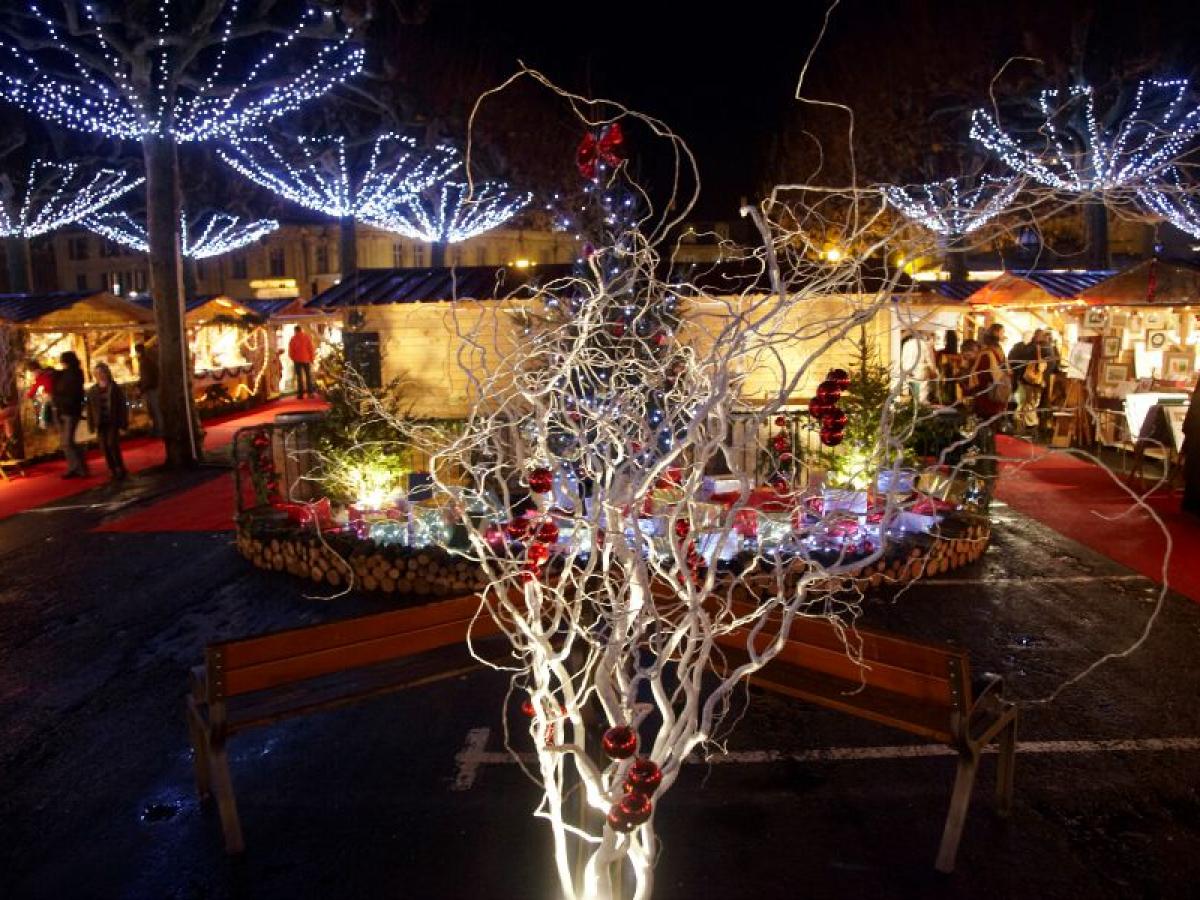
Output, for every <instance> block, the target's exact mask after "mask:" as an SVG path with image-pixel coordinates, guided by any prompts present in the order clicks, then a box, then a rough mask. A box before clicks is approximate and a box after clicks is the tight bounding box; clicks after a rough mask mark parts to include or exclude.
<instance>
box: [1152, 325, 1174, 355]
mask: <svg viewBox="0 0 1200 900" xmlns="http://www.w3.org/2000/svg"><path fill="white" fill-rule="evenodd" d="M1147 324H1149V323H1147ZM1170 342H1171V341H1170V338H1169V337H1168V335H1167V332H1166V331H1164V330H1162V329H1155V330H1154V331H1150V330H1149V329H1147V331H1146V349H1147V350H1166V349H1167V346H1168V345H1169V344H1170Z"/></svg>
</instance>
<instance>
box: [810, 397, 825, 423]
mask: <svg viewBox="0 0 1200 900" xmlns="http://www.w3.org/2000/svg"><path fill="white" fill-rule="evenodd" d="M830 405H831V404H830V403H829V401H828V400H822V399H821V398H820V397H813V398H812V399H811V400H809V401H808V414H809V415H810V416H813V417H814V418H817V419H819V418H821V417H822V416H823V415H825V413H827V412H829V408H830Z"/></svg>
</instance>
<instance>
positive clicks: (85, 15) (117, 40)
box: [0, 0, 363, 465]
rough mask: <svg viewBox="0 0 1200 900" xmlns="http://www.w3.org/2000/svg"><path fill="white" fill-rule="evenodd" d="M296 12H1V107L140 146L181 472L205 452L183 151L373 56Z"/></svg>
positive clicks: (205, 2) (295, 100)
mask: <svg viewBox="0 0 1200 900" xmlns="http://www.w3.org/2000/svg"><path fill="white" fill-rule="evenodd" d="M295 11H296V8H295V7H291V6H289V7H286V8H285V7H277V6H276V5H275V4H274V3H266V4H261V3H259V4H251V3H244V2H242V0H199V2H195V3H183V2H179V0H163V2H161V3H158V4H157V5H156V6H155V7H154V8H153V9H152V10H151V9H150V8H149V7H146V8H145V9H143V10H139V11H126V10H124V9H123V8H122V6H121V5H120V4H98V3H89V2H85V0H62V2H61V3H56V4H54V6H53V7H52V8H51V7H49V6H46V5H44V4H42V3H40V2H37V0H34V2H32V3H28V4H10V5H8V6H6V7H5V9H4V10H3V12H2V13H0V25H2V26H3V31H4V32H5V33H6V34H7V35H8V37H9V39H8V40H0V97H3V98H4V99H6V100H8V101H9V102H12V103H14V104H17V105H18V106H20V107H21V108H23V109H25V110H27V111H28V112H30V113H32V114H34V115H36V116H38V117H40V118H42V119H45V120H46V121H49V122H52V123H55V124H57V125H60V126H62V127H64V128H68V129H72V130H76V131H83V132H90V133H96V134H101V135H105V136H109V137H117V138H126V139H131V140H136V141H138V142H139V143H140V144H141V146H142V155H143V157H144V159H145V164H146V182H147V183H146V192H147V229H148V232H149V234H148V240H149V245H150V292H151V294H152V295H153V297H154V300H155V302H154V310H155V321H156V324H157V330H158V341H159V361H160V372H161V377H162V388H163V391H162V416H163V441H164V443H165V445H166V450H167V461H168V463H169V464H173V465H187V464H191V463H193V462H195V460H196V458H197V454H198V452H199V447H198V441H197V438H198V435H197V434H195V432H194V430H193V425H192V422H193V419H192V415H191V410H190V407H191V389H190V376H189V372H188V371H187V368H188V367H187V347H186V341H185V338H184V330H183V317H184V312H183V300H184V297H183V294H184V289H183V271H182V264H181V257H180V235H179V206H180V200H179V197H180V187H179V166H178V159H177V153H176V147H177V144H179V143H181V142H191V141H206V140H213V139H228V138H231V137H235V136H237V135H239V134H242V133H244V132H246V131H248V130H251V129H255V128H258V127H260V126H262V125H265V124H266V123H268V122H271V121H273V120H275V119H277V118H278V117H279V116H282V115H284V114H286V113H289V112H291V111H293V110H295V109H298V108H299V107H301V106H303V105H304V104H306V103H308V102H309V101H311V100H312V99H314V98H316V97H320V96H321V95H322V94H324V93H326V92H327V91H328V90H329V89H330V88H331V87H332V86H333V85H335V84H337V83H338V82H340V81H342V80H343V79H345V78H347V77H349V76H351V75H353V74H355V73H356V72H357V71H358V70H359V69H360V68H361V67H362V59H363V54H362V50H361V49H360V48H356V47H354V46H352V45H351V43H350V35H349V33H348V31H347V29H346V28H345V27H343V25H342V23H341V21H340V20H339V19H338V17H337V16H336V15H335V14H334V13H333V12H332V11H330V10H328V9H322V8H319V7H317V6H308V7H306V8H305V9H304V10H303V11H302V12H301V13H300V14H299V16H296V15H294V14H293V13H295Z"/></svg>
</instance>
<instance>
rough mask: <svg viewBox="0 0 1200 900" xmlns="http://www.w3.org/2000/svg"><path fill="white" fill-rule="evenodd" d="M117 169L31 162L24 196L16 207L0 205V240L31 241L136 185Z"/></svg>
mask: <svg viewBox="0 0 1200 900" xmlns="http://www.w3.org/2000/svg"><path fill="white" fill-rule="evenodd" d="M143 181H145V179H144V178H135V177H133V176H132V175H130V174H129V173H128V172H123V171H121V170H120V169H96V170H94V171H92V172H91V174H90V175H89V174H88V170H87V169H84V168H83V167H81V166H78V165H76V164H74V163H56V162H50V161H49V160H44V159H35V160H34V161H33V162H32V163H30V165H29V175H28V178H27V180H26V183H25V195H24V197H23V198H22V199H21V201H20V205H19V206H16V205H15V203H16V198H11V199H12V203H13V206H12V208H9V204H0V236H3V237H23V238H31V237H36V236H37V235H39V234H45V233H46V232H48V231H53V230H54V229H56V228H62V227H63V226H64V225H70V224H71V223H73V222H78V221H80V220H81V219H83V218H85V217H86V216H88V215H89V214H91V213H93V212H95V211H96V210H98V209H101V208H103V207H105V206H107V205H108V204H110V203H112V202H113V201H114V200H116V199H117V198H118V197H120V196H121V195H122V194H126V193H128V192H129V191H131V190H133V189H134V188H136V187H137V186H138V185H140V184H141V183H142V182H143Z"/></svg>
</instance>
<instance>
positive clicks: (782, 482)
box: [771, 475, 789, 494]
mask: <svg viewBox="0 0 1200 900" xmlns="http://www.w3.org/2000/svg"><path fill="white" fill-rule="evenodd" d="M771 487H773V488H775V490H776V491H778V492H779V493H780V494H783V493H786V492H787V489H788V487H789V485H788V481H787V479H786V478H784V477H783V476H782V475H777V476H775V477H774V478H772V479H771Z"/></svg>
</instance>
